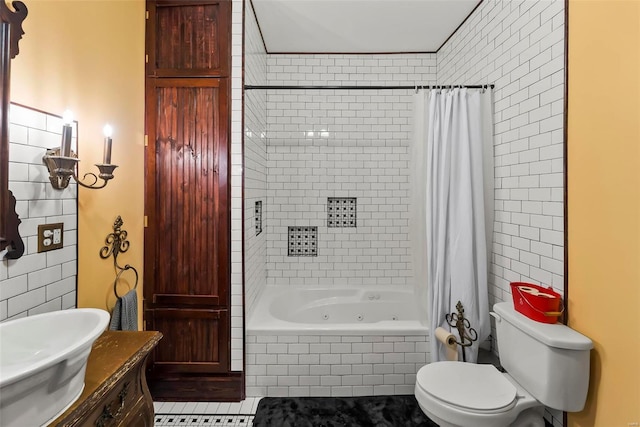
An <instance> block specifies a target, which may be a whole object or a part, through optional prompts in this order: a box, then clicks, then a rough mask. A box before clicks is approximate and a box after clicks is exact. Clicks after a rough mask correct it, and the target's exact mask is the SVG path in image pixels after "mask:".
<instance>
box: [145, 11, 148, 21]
mask: <svg viewBox="0 0 640 427" xmlns="http://www.w3.org/2000/svg"><path fill="white" fill-rule="evenodd" d="M145 19H149V11H148V10H147V11H145Z"/></svg>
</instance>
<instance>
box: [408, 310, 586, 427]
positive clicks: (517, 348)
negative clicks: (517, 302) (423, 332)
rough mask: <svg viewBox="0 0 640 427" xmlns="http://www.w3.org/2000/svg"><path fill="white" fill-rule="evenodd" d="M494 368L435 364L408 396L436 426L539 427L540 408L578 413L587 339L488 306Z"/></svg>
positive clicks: (541, 423) (421, 373)
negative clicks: (496, 363)
mask: <svg viewBox="0 0 640 427" xmlns="http://www.w3.org/2000/svg"><path fill="white" fill-rule="evenodd" d="M493 308H494V312H492V313H491V315H492V316H493V317H494V318H495V319H496V341H497V342H498V349H499V355H500V363H501V365H502V366H503V367H504V368H505V369H506V372H500V371H499V370H498V369H497V368H495V367H494V366H493V365H476V364H473V363H464V362H434V363H431V364H428V365H425V366H423V367H422V368H420V370H419V371H418V373H417V375H416V386H415V397H416V400H417V401H418V404H419V405H420V408H421V409H422V410H423V411H424V413H425V414H426V415H427V416H428V417H429V418H431V419H432V420H433V421H434V422H436V423H438V424H439V425H440V427H504V426H513V427H516V426H517V427H539V426H540V427H544V418H543V414H544V407H545V406H548V407H550V408H554V409H558V410H561V411H567V412H577V411H581V410H582V408H584V403H585V400H586V397H587V391H588V387H589V352H590V351H591V348H592V347H593V343H592V342H591V340H590V339H589V338H587V337H585V336H584V335H582V334H580V333H578V332H576V331H574V330H573V329H571V328H569V327H567V326H566V325H562V324H560V323H556V324H548V323H540V322H535V321H533V320H531V319H529V318H528V317H526V316H523V315H522V314H520V313H518V312H516V311H515V310H514V308H513V306H512V305H511V304H510V303H506V302H501V303H498V304H495V305H494V307H493Z"/></svg>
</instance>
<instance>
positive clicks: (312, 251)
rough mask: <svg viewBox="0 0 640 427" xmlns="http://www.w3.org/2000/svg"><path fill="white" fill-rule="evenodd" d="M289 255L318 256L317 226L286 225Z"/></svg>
mask: <svg viewBox="0 0 640 427" xmlns="http://www.w3.org/2000/svg"><path fill="white" fill-rule="evenodd" d="M288 228H289V233H288V234H289V252H288V255H289V256H318V227H288Z"/></svg>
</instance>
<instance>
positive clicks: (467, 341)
mask: <svg viewBox="0 0 640 427" xmlns="http://www.w3.org/2000/svg"><path fill="white" fill-rule="evenodd" d="M456 310H458V313H457V314H456V313H449V314H447V315H446V316H445V319H446V320H447V324H448V325H449V326H450V327H452V328H456V329H457V330H458V335H459V336H460V342H458V341H456V344H458V345H459V346H460V347H462V361H463V362H466V361H467V357H466V355H465V352H464V350H465V347H470V346H471V344H473V342H474V341H477V340H478V333H477V332H476V330H475V329H473V328H472V327H471V323H469V319H467V318H465V317H464V307H463V306H462V302H460V301H458V303H457V304H456ZM467 330H468V331H469V332H467Z"/></svg>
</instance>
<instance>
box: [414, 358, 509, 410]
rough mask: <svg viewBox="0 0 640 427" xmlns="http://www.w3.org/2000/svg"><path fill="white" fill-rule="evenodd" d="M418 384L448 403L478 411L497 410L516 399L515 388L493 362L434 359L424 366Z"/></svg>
mask: <svg viewBox="0 0 640 427" xmlns="http://www.w3.org/2000/svg"><path fill="white" fill-rule="evenodd" d="M416 382H417V384H419V385H420V387H421V388H422V389H423V390H424V391H425V392H427V393H429V394H430V395H432V396H434V397H435V398H437V399H440V400H442V401H444V402H446V403H448V404H451V405H455V406H458V407H462V408H466V409H470V410H475V411H495V410H498V409H501V408H505V407H507V406H509V405H510V404H511V403H513V401H514V400H515V398H516V387H515V386H514V385H513V384H512V383H511V382H510V381H509V380H507V379H506V378H505V376H504V375H502V374H501V373H500V371H498V370H497V369H496V368H495V366H493V365H476V364H474V363H464V362H435V363H430V364H428V365H426V366H423V367H422V368H421V369H420V370H419V371H418V374H417V378H416Z"/></svg>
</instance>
